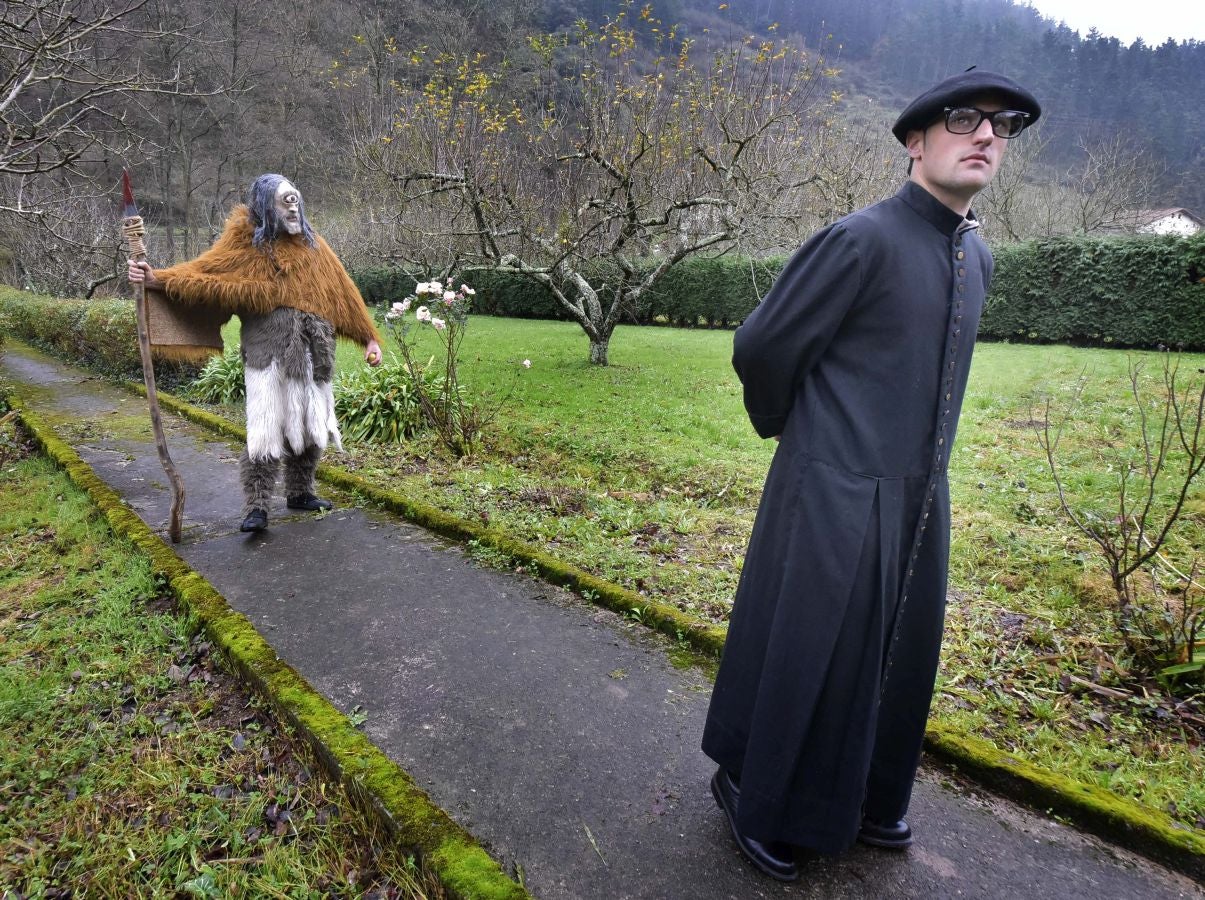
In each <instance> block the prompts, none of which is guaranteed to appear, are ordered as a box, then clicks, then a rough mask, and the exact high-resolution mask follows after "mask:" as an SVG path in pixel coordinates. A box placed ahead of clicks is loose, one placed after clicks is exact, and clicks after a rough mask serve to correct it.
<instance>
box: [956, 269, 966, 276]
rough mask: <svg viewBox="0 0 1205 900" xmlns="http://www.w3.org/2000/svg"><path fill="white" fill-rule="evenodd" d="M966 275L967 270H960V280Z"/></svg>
mask: <svg viewBox="0 0 1205 900" xmlns="http://www.w3.org/2000/svg"><path fill="white" fill-rule="evenodd" d="M966 273H967V270H966V269H962V268H960V269H959V270H958V277H959V278H963V277H965V276H966Z"/></svg>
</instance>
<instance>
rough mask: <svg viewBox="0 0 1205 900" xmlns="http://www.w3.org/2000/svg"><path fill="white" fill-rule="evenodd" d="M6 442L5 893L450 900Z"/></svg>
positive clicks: (127, 557) (81, 500)
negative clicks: (443, 899) (427, 899)
mask: <svg viewBox="0 0 1205 900" xmlns="http://www.w3.org/2000/svg"><path fill="white" fill-rule="evenodd" d="M0 430H2V431H3V432H4V434H3V435H0V457H2V458H3V460H4V461H3V463H2V464H0V546H2V547H3V550H2V551H0V558H2V562H0V893H4V894H5V896H8V894H7V891H10V890H11V891H13V892H14V894H13V896H31V897H32V896H40V897H47V898H50V897H67V896H89V897H110V896H113V897H118V896H120V897H127V896H197V897H283V896H288V897H325V896H356V897H359V896H372V897H380V898H386V897H424V896H441V894H440V892H439V890H438V889H437V888H435V889H433V888H432V887H431V886H430V883H429V882H428V880H427V879H425V878H424V877H423V876H422V873H421V872H419V871H418V870H417V869H416V868H415V867H414V864H413V861H412V860H409V859H407V857H406V856H405V855H404V854H401V853H400V852H399V851H398V850H397V849H396V848H395V847H394V846H391V845H390V841H389V840H388V838H387V837H386V836H385V835H383V834H381V833H379V832H377V831H376V830H375V828H374V825H373V824H372V822H371V821H369V820H367V819H365V818H364V817H363V816H361V815H360V814H359V813H358V812H357V808H356V806H355V805H354V804H353V803H352V802H351V801H350V800H349V798H347V797H346V796H345V795H344V793H343V792H342V790H341V789H340V788H339V787H338V786H337V785H336V784H334V783H331V782H329V781H327V780H326V779H324V778H323V777H322V776H321V775H320V774H319V769H318V766H317V764H316V763H315V762H314V761H313V760H312V759H311V758H310V756H309V754H308V751H307V750H306V747H305V745H304V744H303V743H301V742H300V741H298V740H297V739H295V738H294V737H293V736H292V735H291V733H290V732H289V730H288V729H287V728H285V727H284V726H283V725H282V724H281V723H280V722H279V720H278V719H277V718H276V717H275V716H274V715H273V713H272V711H271V710H269V709H267V708H266V707H264V706H263V705H262V704H260V703H259V702H258V701H256V700H254V699H252V698H251V697H250V695H248V693H247V692H246V691H245V690H244V688H243V687H242V686H241V685H240V684H239V682H238V680H237V679H236V678H234V677H233V676H231V675H230V674H229V673H228V672H227V670H226V669H225V668H224V665H223V663H222V661H221V660H220V659H219V658H218V656H217V654H216V653H215V652H214V651H213V649H212V648H211V647H210V645H209V644H208V643H207V642H206V641H204V640H203V639H201V638H200V637H196V638H192V637H190V636H189V635H190V631H189V629H188V628H187V627H186V623H185V622H184V621H183V620H182V619H180V618H179V617H177V615H175V614H174V611H173V609H172V608H171V604H170V602H169V601H168V600H166V599H165V593H164V591H163V589H162V585H160V584H158V583H156V579H155V577H154V575H153V574H152V571H151V566H150V563H149V561H148V560H147V559H146V557H144V556H143V555H142V554H140V553H139V552H138V551H137V550H136V548H134V547H133V546H132V545H131V544H129V543H128V542H127V541H124V540H121V539H118V538H116V537H115V536H114V535H113V533H112V532H111V531H110V530H109V527H108V524H107V522H106V521H105V519H104V518H103V517H102V516H100V515H99V514H98V513H97V512H96V510H95V508H94V507H93V506H92V504H91V501H90V500H89V498H88V497H87V495H86V494H84V493H82V492H81V491H80V490H78V489H77V488H76V487H75V486H74V485H73V484H72V483H71V482H70V480H69V479H68V478H67V476H66V475H65V474H64V473H63V472H62V471H60V470H59V469H58V468H56V467H55V466H54V464H53V463H51V462H50V461H49V460H47V459H45V458H44V457H41V456H37V455H29V454H28V453H27V452H26V450H25V449H24V448H23V447H22V446H20V444H19V442H17V441H14V440H13V434H14V433H13V431H12V426H11V424H9V425H5V426H3V428H2V429H0Z"/></svg>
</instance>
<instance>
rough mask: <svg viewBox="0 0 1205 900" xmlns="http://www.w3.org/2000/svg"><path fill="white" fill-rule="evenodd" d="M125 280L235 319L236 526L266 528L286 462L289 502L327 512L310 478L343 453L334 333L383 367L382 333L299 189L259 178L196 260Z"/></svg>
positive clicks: (140, 270) (134, 266) (144, 270)
mask: <svg viewBox="0 0 1205 900" xmlns="http://www.w3.org/2000/svg"><path fill="white" fill-rule="evenodd" d="M129 278H130V281H132V282H137V281H143V282H144V283H145V284H146V286H147V287H150V288H157V289H159V290H161V291H163V292H164V293H165V295H166V296H167V299H168V301H169V302H173V303H182V304H195V305H202V306H205V307H208V308H211V309H213V310H215V312H216V313H217V314H219V315H223V316H225V317H226V318H229V316H230V315H237V316H238V317H239V320H240V321H241V323H242V339H241V344H242V357H243V364H244V369H245V372H246V386H247V447H246V449H245V450H244V451H243V454H242V457H241V458H240V461H239V472H240V475H241V478H242V485H243V496H244V501H245V505H244V508H243V513H242V514H243V521H242V524H241V526H240V528H241V530H242V531H262V530H263V529H264V528H266V527H267V525H268V508H269V505H270V501H271V497H272V491H273V487H274V485H275V481H276V472H277V469H278V467H279V466H280V464H281V462H283V464H284V488H285V502H286V505H287V506H288V508H289V509H300V510H311V511H317V510H323V509H330V508H331V503H330V501H328V500H324V499H321V498H319V497H318V496H316V495H315V493H314V490H315V485H314V473H315V471H316V470H317V468H318V462H319V460H320V459H321V457H322V452H323V450H325V449H326V446H327V444H328V443H333V444H334V445H335V446H336V447H337V448H339V449H342V444H341V443H340V436H339V426H338V423H337V422H336V421H335V407H334V395H333V393H332V391H331V378H332V376H333V374H334V363H335V336H336V335H342V336H344V337H347V338H350V339H351V340H353V341H356V342H357V343H359V344H361V345H363V346H364V347H365V354H364V358H365V361H366V362H368V364H369V365H373V366H376V365H379V364H380V362H381V347H380V343H379V340H380V338H379V336H378V334H377V330H376V327H375V325H374V324H373V321H372V318H371V317H370V316H369V314H368V311H367V309H366V308H365V305H364V301H363V299H362V298H361V297H360V292H359V291H358V290H357V289H356V286H355V284H354V283H353V282H352V280H351V278H350V277H349V276H348V274H347V272H346V270H345V269H344V268H343V265H342V264H341V263H340V262H339V259H338V257H336V256H335V254H334V252H333V251H332V250H331V248H330V247H329V246H328V245H327V243H326V241H324V240H323V239H322V238H321V237H320V236H319V235H317V234H315V233H314V231H313V229H312V228H311V227H310V224H309V222H308V221H307V220H306V217H305V207H304V204H303V203H302V199H301V193H300V192H299V191H298V190H297V188H296V187H295V186H294V185H293V184H292V183H291V182H290V181H289V180H288V179H287V178H285V177H284V176H282V175H273V174H267V175H261V176H259V177H258V178H257V179H255V181H254V183H252V185H251V189H250V191H249V192H248V196H247V204H246V205H245V206H238V207H236V208H235V209H234V210H233V211H232V212H231V213H230V216H229V217H228V218H227V220H226V227H225V230H224V231H223V232H222V234H221V236H220V237H219V238H218V239H217V241H216V242H215V243H214V245H213V246H212V247H210V248H209V250H207V251H205V252H204V253H202V254H201V255H200V256H198V257H197V258H196V259H193V260H190V261H189V262H185V263H181V264H180V265H176V266H172V267H170V268H166V269H159V270H154V269H152V268H151V267H150V266H149V265H147V264H146V263H145V262H141V263H138V262H134V261H131V263H130V271H129Z"/></svg>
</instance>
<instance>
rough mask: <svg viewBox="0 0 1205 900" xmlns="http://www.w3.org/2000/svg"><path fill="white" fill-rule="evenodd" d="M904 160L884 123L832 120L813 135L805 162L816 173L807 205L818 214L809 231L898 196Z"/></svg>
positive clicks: (809, 191) (835, 118) (795, 242)
mask: <svg viewBox="0 0 1205 900" xmlns="http://www.w3.org/2000/svg"><path fill="white" fill-rule="evenodd" d="M905 158H906V157H905V156H904V155H903V153H901V152H900V147H899V144H898V143H896V141H895V139H894V138H893V137H892V136H891V133H890V132H889V131H887V129H886V128H884V127H883V126H882V123H879V122H875V123H872V124H863V125H854V124H853V123H851V122H850V121H848V120H847V119H844V118H838V117H835V116H834V117H831V118H829V119H828V120H827V121H826V122H825V123H824V127H822V128H818V129H816V130H815V131H814V132H813V140H812V143H811V145H810V147H809V152H808V155H807V157H806V162H807V165H808V167H809V168H810V169H811V170H812V173H813V174H812V177H811V179H810V181H809V185H808V187H807V188H806V194H807V197H806V199H805V201H804V204H803V205H804V206H805V208H809V209H811V210H813V211H814V212H815V213H816V220H815V221H814V222H812V223H810V227H809V228H808V230H809V231H811V230H814V228H816V227H819V226H821V225H825V224H828V223H829V222H833V221H836V220H837V219H839V218H841V217H842V216H846V215H848V214H849V213H852V212H854V211H855V210H859V209H861V208H862V207H864V206H869V205H870V204H872V203H877V202H878V201H879V200H882V199H883V198H884V197H887V196H889V195H890V194H892V193H894V192H895V191H896V190H897V189H898V187H899V183H900V179H901V178H902V177H903V175H904V166H903V160H904V159H905ZM791 243H792V244H797V243H798V241H797V240H796V241H793V242H791Z"/></svg>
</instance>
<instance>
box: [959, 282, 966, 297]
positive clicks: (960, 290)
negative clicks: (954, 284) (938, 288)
mask: <svg viewBox="0 0 1205 900" xmlns="http://www.w3.org/2000/svg"><path fill="white" fill-rule="evenodd" d="M965 290H966V285H965V284H962V283H961V282H960V283H959V285H958V293H960V294H961V293H962V292H963V291H965Z"/></svg>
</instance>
